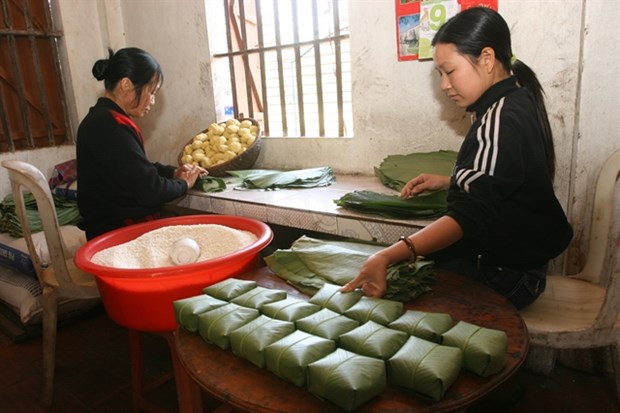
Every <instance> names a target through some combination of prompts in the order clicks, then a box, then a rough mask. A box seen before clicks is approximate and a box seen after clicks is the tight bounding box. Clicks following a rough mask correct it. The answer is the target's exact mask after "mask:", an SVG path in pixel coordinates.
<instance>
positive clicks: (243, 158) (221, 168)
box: [177, 118, 261, 177]
mask: <svg viewBox="0 0 620 413" xmlns="http://www.w3.org/2000/svg"><path fill="white" fill-rule="evenodd" d="M244 120H249V121H250V122H252V125H254V126H256V127H258V128H259V129H258V132H257V135H256V139H255V140H254V143H252V145H250V146H248V148H247V149H246V150H245V151H244V152H243V153H241V154H239V155H237V156H235V157H234V158H232V159H230V160H228V161H226V162H223V163H221V164H218V165H215V166H212V167H209V168H205V169H206V170H207V171H208V172H209V176H220V177H222V176H228V174H227V173H226V171H234V170H243V169H251V168H252V166H253V165H254V163H255V162H256V159H257V158H258V155H259V154H260V147H261V133H260V126H259V124H258V122H257V121H256V120H255V119H251V118H243V119H239V121H240V122H241V121H244ZM225 123H226V122H220V123H219V124H220V125H224V124H225ZM199 133H207V129H205V130H203V131H201V132H199ZM193 140H194V138H193V137H192V138H191V139H190V140H189V141H188V142H187V143H186V144H185V145H188V144H191V143H192V141H193ZM185 145H183V147H185ZM181 158H183V148H181V152H180V153H179V156H178V160H177V161H178V163H179V165H183V163H182V162H181Z"/></svg>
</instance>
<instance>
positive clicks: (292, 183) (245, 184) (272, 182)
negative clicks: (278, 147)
mask: <svg viewBox="0 0 620 413" xmlns="http://www.w3.org/2000/svg"><path fill="white" fill-rule="evenodd" d="M226 172H227V173H228V174H229V175H232V176H235V177H238V178H240V179H241V183H240V184H239V186H237V187H235V189H262V190H275V189H286V188H316V187H321V186H328V185H331V184H332V183H334V182H335V181H336V176H335V174H334V171H333V170H332V168H331V167H329V166H323V167H318V168H308V169H298V170H293V171H278V170H273V169H247V170H241V171H226Z"/></svg>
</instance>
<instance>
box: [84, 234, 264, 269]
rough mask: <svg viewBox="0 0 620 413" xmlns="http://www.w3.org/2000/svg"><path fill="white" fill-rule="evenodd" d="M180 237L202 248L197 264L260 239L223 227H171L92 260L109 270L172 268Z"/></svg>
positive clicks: (115, 248) (142, 236)
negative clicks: (175, 246)
mask: <svg viewBox="0 0 620 413" xmlns="http://www.w3.org/2000/svg"><path fill="white" fill-rule="evenodd" d="M181 238H191V239H193V240H194V241H196V242H197V243H198V245H199V246H200V256H199V257H198V260H197V261H196V262H200V261H205V260H209V259H212V258H216V257H221V256H222V255H226V254H230V253H233V252H236V251H238V250H240V249H241V248H243V247H246V246H248V245H250V244H252V243H254V242H256V240H257V237H256V235H254V234H253V233H251V232H249V231H242V230H238V229H234V228H230V227H227V226H223V225H216V224H198V225H172V226H168V227H162V228H158V229H156V230H153V231H150V232H146V233H144V234H142V235H141V236H139V237H138V238H136V239H134V240H132V241H129V242H126V243H124V244H119V245H115V246H114V247H110V248H106V249H104V250H101V251H99V252H97V253H96V254H94V255H93V257H92V259H91V261H92V262H93V263H95V264H98V265H102V266H106V267H113V268H127V269H138V268H158V267H168V266H172V265H174V263H173V262H172V259H171V258H170V252H171V249H172V247H173V245H174V243H175V242H176V241H177V240H179V239H181Z"/></svg>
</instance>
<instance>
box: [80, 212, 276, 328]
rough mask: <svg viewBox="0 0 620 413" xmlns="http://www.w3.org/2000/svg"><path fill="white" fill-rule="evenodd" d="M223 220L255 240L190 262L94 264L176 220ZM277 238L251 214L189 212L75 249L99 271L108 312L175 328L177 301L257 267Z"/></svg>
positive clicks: (125, 321) (136, 323)
mask: <svg viewBox="0 0 620 413" xmlns="http://www.w3.org/2000/svg"><path fill="white" fill-rule="evenodd" d="M198 224H218V225H224V226H227V227H230V228H235V229H238V230H244V231H249V232H252V233H253V234H254V235H256V237H257V238H258V239H257V240H256V242H254V243H253V244H250V245H248V246H247V247H245V248H243V249H241V250H239V251H235V252H234V253H231V254H227V255H223V256H221V257H217V258H213V259H210V260H206V261H202V262H197V263H193V264H187V265H179V266H170V267H160V268H145V269H123V268H113V267H106V266H102V265H98V264H94V263H93V262H92V261H91V258H92V257H93V256H94V255H95V254H96V253H97V252H99V251H101V250H104V249H106V248H110V247H113V246H115V245H119V244H123V243H125V242H128V241H131V240H133V239H135V238H137V237H139V236H140V235H142V234H145V233H147V232H150V231H153V230H155V229H158V228H161V227H166V226H172V225H198ZM272 239H273V232H272V231H271V228H269V226H268V225H267V224H265V223H263V222H260V221H257V220H255V219H251V218H245V217H237V216H230V215H185V216H181V217H173V218H164V219H159V220H155V221H150V222H145V223H142V224H136V225H131V226H128V227H124V228H119V229H117V230H114V231H111V232H108V233H106V234H103V235H100V236H98V237H97V238H94V239H92V240H90V241H88V242H87V243H86V244H84V245H83V246H82V247H81V248H80V249H79V250H78V251H77V253H76V254H75V257H74V262H75V265H77V267H78V268H80V269H81V270H82V271H85V272H87V273H89V274H92V275H94V276H95V278H96V280H97V286H98V288H99V292H100V294H101V299H102V301H103V304H104V306H105V309H106V312H107V313H108V315H109V316H110V318H111V319H112V320H114V321H115V322H116V323H118V324H120V325H121V326H123V327H126V328H128V329H131V330H138V331H149V332H168V331H174V330H175V329H176V320H175V318H174V308H173V305H172V302H173V301H175V300H178V299H181V298H187V297H192V296H194V295H198V294H200V293H201V292H202V289H203V288H204V287H206V286H209V285H212V284H215V283H216V282H219V281H222V280H224V279H226V278H230V277H234V276H235V275H239V274H242V273H243V272H246V271H249V270H251V269H254V268H256V267H258V264H259V253H260V251H261V250H262V249H263V248H265V247H266V246H267V245H268V244H269V243H270V242H271V240H272Z"/></svg>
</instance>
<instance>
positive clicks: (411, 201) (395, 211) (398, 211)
mask: <svg viewBox="0 0 620 413" xmlns="http://www.w3.org/2000/svg"><path fill="white" fill-rule="evenodd" d="M447 195H448V192H447V191H438V192H434V193H432V194H427V195H418V196H415V197H413V198H408V199H402V198H401V197H400V195H396V194H394V195H388V194H382V193H378V192H373V191H353V192H349V193H346V194H344V195H343V196H342V197H340V198H339V199H335V200H334V203H335V204H336V205H338V206H341V207H343V208H346V209H351V210H354V211H357V212H361V213H364V214H372V215H379V216H382V217H386V218H394V219H413V218H432V217H436V216H439V215H441V214H443V213H444V212H445V211H446V205H447V203H446V197H447Z"/></svg>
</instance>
